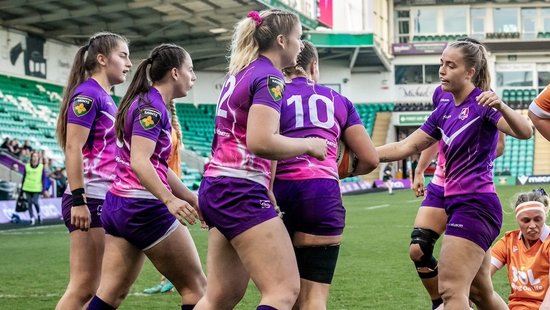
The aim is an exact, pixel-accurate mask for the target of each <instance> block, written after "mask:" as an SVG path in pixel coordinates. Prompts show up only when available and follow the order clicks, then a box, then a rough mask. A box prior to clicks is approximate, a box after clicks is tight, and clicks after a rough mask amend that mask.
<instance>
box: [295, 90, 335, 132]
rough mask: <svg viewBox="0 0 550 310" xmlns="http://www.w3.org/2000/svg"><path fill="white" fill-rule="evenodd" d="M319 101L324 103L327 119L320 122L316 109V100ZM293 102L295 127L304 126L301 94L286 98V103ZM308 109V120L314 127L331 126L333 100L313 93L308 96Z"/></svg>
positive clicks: (332, 121)
mask: <svg viewBox="0 0 550 310" xmlns="http://www.w3.org/2000/svg"><path fill="white" fill-rule="evenodd" d="M319 100H320V101H321V102H323V103H324V104H325V108H326V109H327V111H326V112H327V120H326V121H324V122H322V121H321V120H319V112H318V111H317V101H319ZM292 104H294V107H295V108H294V111H295V115H296V117H295V119H296V128H301V127H304V106H303V105H302V96H300V95H294V96H292V97H290V98H288V100H287V105H289V106H290V105H292ZM307 106H308V109H309V121H310V122H311V123H312V124H313V125H315V126H316V127H321V128H327V129H328V128H332V126H334V102H332V100H330V99H329V98H327V97H326V96H323V95H318V94H314V95H311V97H309V100H308V103H307Z"/></svg>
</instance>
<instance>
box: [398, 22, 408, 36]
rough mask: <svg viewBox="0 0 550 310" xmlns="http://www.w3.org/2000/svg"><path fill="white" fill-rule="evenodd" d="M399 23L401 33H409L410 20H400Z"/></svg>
mask: <svg viewBox="0 0 550 310" xmlns="http://www.w3.org/2000/svg"><path fill="white" fill-rule="evenodd" d="M398 25H399V34H405V33H406V34H408V33H409V21H408V20H400V21H399V22H398Z"/></svg>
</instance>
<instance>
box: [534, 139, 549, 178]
mask: <svg viewBox="0 0 550 310" xmlns="http://www.w3.org/2000/svg"><path fill="white" fill-rule="evenodd" d="M533 172H534V174H535V175H537V174H550V143H548V141H547V140H546V139H545V138H544V137H543V136H542V135H541V134H540V133H539V132H538V131H536V130H535V160H534V171H533Z"/></svg>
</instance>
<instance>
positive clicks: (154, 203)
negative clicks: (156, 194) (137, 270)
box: [101, 192, 181, 251]
mask: <svg viewBox="0 0 550 310" xmlns="http://www.w3.org/2000/svg"><path fill="white" fill-rule="evenodd" d="M101 221H102V222H103V228H105V233H107V234H109V235H112V236H115V237H121V238H124V239H126V240H127V241H128V242H130V243H131V244H133V245H134V246H136V247H137V248H139V249H140V250H142V251H145V250H148V249H150V248H152V247H153V246H155V245H157V244H158V243H159V242H161V241H162V240H164V239H165V238H166V237H168V236H169V235H170V234H171V233H172V232H174V231H175V230H176V229H177V228H178V226H179V225H181V224H180V223H179V222H178V220H177V219H176V217H175V216H173V215H172V213H170V212H169V211H168V208H167V207H166V205H165V204H163V203H162V202H161V201H160V200H157V199H143V198H126V197H120V196H117V195H115V194H113V193H111V192H108V193H107V196H106V197H105V203H104V204H103V212H102V213H101Z"/></svg>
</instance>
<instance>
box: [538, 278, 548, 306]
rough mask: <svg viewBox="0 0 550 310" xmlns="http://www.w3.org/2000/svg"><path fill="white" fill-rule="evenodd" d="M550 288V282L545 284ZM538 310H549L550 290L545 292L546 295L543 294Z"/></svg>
mask: <svg viewBox="0 0 550 310" xmlns="http://www.w3.org/2000/svg"><path fill="white" fill-rule="evenodd" d="M547 285H548V286H550V281H549V283H548V284H547ZM539 309H540V310H550V289H547V290H546V294H544V299H543V300H542V303H541V304H540V308H539Z"/></svg>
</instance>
